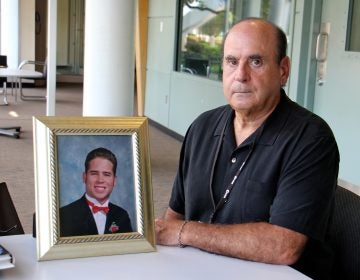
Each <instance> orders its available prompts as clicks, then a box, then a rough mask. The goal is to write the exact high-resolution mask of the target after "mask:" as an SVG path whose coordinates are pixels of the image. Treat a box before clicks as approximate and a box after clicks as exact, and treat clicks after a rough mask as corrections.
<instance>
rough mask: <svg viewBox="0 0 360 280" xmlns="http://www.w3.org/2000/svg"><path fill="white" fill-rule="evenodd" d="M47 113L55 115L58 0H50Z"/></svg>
mask: <svg viewBox="0 0 360 280" xmlns="http://www.w3.org/2000/svg"><path fill="white" fill-rule="evenodd" d="M60 1H61V0H60ZM47 26H48V30H47V45H48V48H47V87H46V96H47V99H46V115H47V116H55V103H56V97H55V92H56V30H57V29H56V26H57V0H48V23H47Z"/></svg>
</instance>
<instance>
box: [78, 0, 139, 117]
mask: <svg viewBox="0 0 360 280" xmlns="http://www.w3.org/2000/svg"><path fill="white" fill-rule="evenodd" d="M134 33H135V1H129V0H102V1H99V0H86V3H85V44H84V88H83V115H84V116H132V115H133V106H134V105H133V103H134V64H135V44H134Z"/></svg>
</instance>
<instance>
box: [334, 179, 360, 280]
mask: <svg viewBox="0 0 360 280" xmlns="http://www.w3.org/2000/svg"><path fill="white" fill-rule="evenodd" d="M330 244H331V246H332V248H333V250H334V267H333V273H332V275H333V279H343V280H352V279H360V196H358V195H357V194H355V193H353V192H351V191H349V190H347V189H345V188H343V187H340V186H339V187H338V188H337V190H336V193H335V208H334V214H333V220H332V225H331V228H330Z"/></svg>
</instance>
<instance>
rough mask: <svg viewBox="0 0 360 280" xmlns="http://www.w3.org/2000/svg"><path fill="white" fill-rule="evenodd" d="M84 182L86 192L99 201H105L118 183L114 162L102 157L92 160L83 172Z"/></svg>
mask: <svg viewBox="0 0 360 280" xmlns="http://www.w3.org/2000/svg"><path fill="white" fill-rule="evenodd" d="M83 182H84V184H85V186H86V193H87V194H88V195H89V196H91V197H93V198H95V199H97V200H98V201H99V203H101V204H102V203H104V202H105V201H106V200H107V199H108V198H109V197H110V194H111V192H112V190H113V188H114V186H115V184H116V176H115V174H114V173H113V164H112V162H111V161H109V160H107V159H105V158H101V157H98V158H94V159H93V160H91V161H90V163H89V169H88V171H87V172H84V173H83Z"/></svg>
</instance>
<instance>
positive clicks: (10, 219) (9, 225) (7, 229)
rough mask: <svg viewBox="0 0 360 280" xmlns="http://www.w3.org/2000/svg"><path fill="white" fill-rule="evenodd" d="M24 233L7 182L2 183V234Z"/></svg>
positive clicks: (0, 189) (0, 196)
mask: <svg viewBox="0 0 360 280" xmlns="http://www.w3.org/2000/svg"><path fill="white" fill-rule="evenodd" d="M14 234H24V230H23V227H22V225H21V223H20V219H19V216H18V214H17V212H16V208H15V206H14V203H13V201H12V199H11V196H10V193H9V190H8V188H7V185H6V183H5V182H3V183H0V236H5V235H14Z"/></svg>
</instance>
